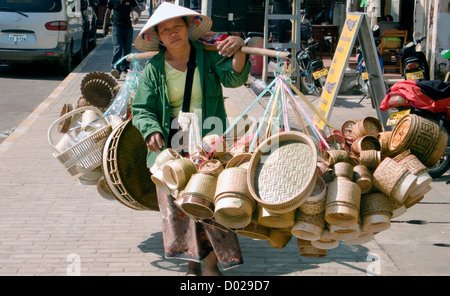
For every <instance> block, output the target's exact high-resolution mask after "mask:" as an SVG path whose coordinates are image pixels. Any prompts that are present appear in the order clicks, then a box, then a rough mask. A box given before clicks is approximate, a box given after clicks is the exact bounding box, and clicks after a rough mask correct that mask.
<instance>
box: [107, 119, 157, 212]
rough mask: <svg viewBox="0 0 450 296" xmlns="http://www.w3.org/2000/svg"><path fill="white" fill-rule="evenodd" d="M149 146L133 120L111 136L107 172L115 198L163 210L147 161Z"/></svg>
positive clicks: (132, 205)
mask: <svg viewBox="0 0 450 296" xmlns="http://www.w3.org/2000/svg"><path fill="white" fill-rule="evenodd" d="M146 159H147V146H146V144H145V142H144V139H143V138H142V135H141V134H140V132H139V131H138V130H137V129H136V128H135V127H134V126H133V124H132V121H131V119H130V120H127V121H125V122H123V123H122V124H121V125H120V126H118V127H117V128H116V129H115V130H114V131H113V132H112V133H111V135H110V136H109V137H108V140H107V141H106V143H105V147H104V150H103V162H102V168H103V174H104V177H105V180H106V182H107V184H108V186H109V188H110V189H111V191H112V192H113V193H114V197H115V198H116V199H117V200H118V201H119V202H121V203H122V204H124V205H125V206H127V207H129V208H131V209H134V210H149V211H159V207H158V200H157V196H156V185H155V184H154V183H153V182H152V181H151V177H150V176H151V174H150V171H149V169H148V168H147V164H146Z"/></svg>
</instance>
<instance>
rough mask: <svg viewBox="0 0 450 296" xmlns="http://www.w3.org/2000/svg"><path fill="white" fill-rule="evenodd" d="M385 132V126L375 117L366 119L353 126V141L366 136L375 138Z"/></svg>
mask: <svg viewBox="0 0 450 296" xmlns="http://www.w3.org/2000/svg"><path fill="white" fill-rule="evenodd" d="M382 131H383V125H382V124H381V122H380V121H379V120H378V119H377V118H375V117H370V116H369V117H366V118H363V119H361V120H358V121H357V122H356V125H354V126H353V129H352V133H353V139H358V138H361V137H364V136H375V135H377V134H378V133H380V132H382Z"/></svg>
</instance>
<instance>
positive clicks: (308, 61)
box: [296, 43, 328, 100]
mask: <svg viewBox="0 0 450 296" xmlns="http://www.w3.org/2000/svg"><path fill="white" fill-rule="evenodd" d="M318 47H319V44H318V43H314V44H312V45H310V46H308V47H304V46H302V50H300V51H299V52H298V53H297V54H296V58H297V62H298V65H299V68H300V70H301V72H300V82H301V84H302V86H303V87H304V88H305V89H306V90H307V92H308V93H309V94H312V95H314V100H315V99H317V98H318V97H320V95H321V94H322V89H323V86H324V84H325V82H326V81H327V75H328V69H327V68H326V67H325V66H324V64H323V61H322V60H321V59H318V58H316V55H315V50H317V48H318Z"/></svg>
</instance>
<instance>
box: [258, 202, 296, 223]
mask: <svg viewBox="0 0 450 296" xmlns="http://www.w3.org/2000/svg"><path fill="white" fill-rule="evenodd" d="M257 213H258V223H259V224H261V225H264V226H266V227H269V228H288V227H292V226H293V225H294V221H295V211H293V210H292V211H290V212H286V213H273V212H270V211H269V210H267V209H265V208H264V207H262V206H258V209H257Z"/></svg>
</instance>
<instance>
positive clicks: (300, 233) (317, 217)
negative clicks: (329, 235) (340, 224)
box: [291, 211, 325, 241]
mask: <svg viewBox="0 0 450 296" xmlns="http://www.w3.org/2000/svg"><path fill="white" fill-rule="evenodd" d="M324 215H325V213H324V212H321V213H319V214H314V215H308V214H305V213H303V212H302V211H297V212H296V215H295V223H294V225H293V226H292V229H291V233H292V235H293V236H295V237H298V238H301V239H304V240H309V241H313V240H317V239H319V238H320V235H321V234H322V231H323V229H324V227H325V219H324Z"/></svg>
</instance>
